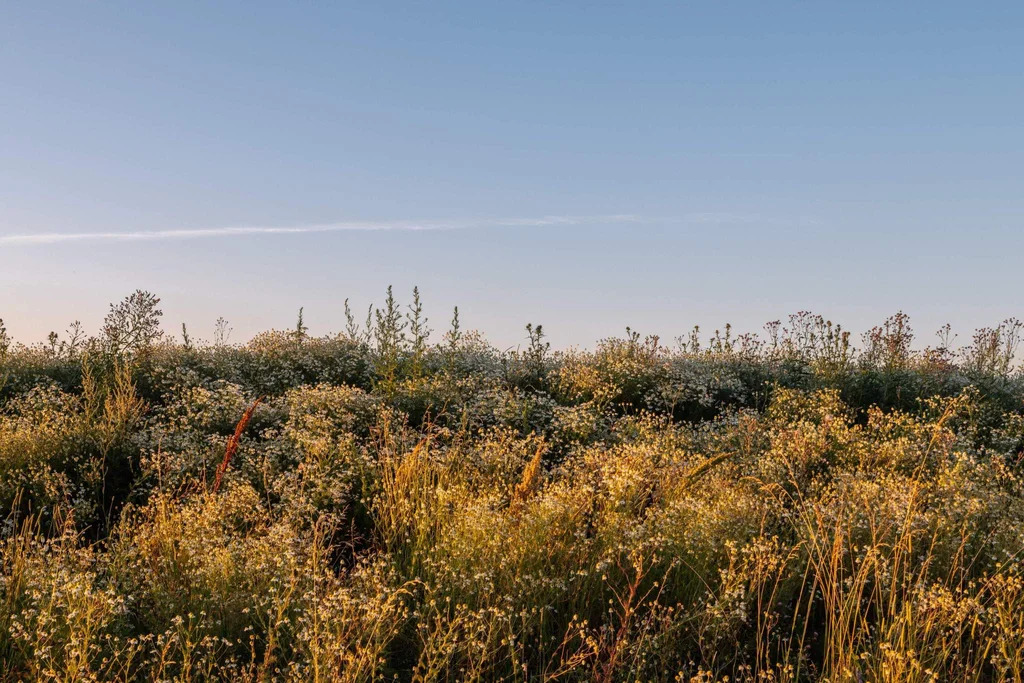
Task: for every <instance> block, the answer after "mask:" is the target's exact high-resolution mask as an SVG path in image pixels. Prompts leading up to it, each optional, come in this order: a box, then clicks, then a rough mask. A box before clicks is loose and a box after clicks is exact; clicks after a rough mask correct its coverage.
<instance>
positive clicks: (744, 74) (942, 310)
mask: <svg viewBox="0 0 1024 683" xmlns="http://www.w3.org/2000/svg"><path fill="white" fill-rule="evenodd" d="M1022 32H1024V4H1021V3H1014V2H1002V1H997V2H993V3H986V4H985V6H984V8H981V9H979V8H978V7H973V6H967V5H964V4H963V3H947V2H936V3H929V5H928V6H927V9H926V11H925V10H923V9H922V8H921V7H919V6H917V7H915V6H913V5H912V4H911V3H905V4H895V5H894V4H892V3H888V4H877V5H876V4H864V3H860V4H857V5H852V4H851V5H843V6H834V5H824V4H821V5H806V4H800V5H796V4H794V5H780V4H777V3H759V2H753V1H749V2H738V3H713V2H692V3H641V4H639V5H637V4H630V5H623V6H618V7H616V6H604V5H602V6H594V5H593V4H590V3H587V4H584V3H558V4H555V5H552V4H551V3H531V2H517V1H515V0H513V1H511V2H507V3H500V4H494V3H466V4H460V5H459V6H439V5H422V6H419V5H410V6H406V7H402V8H400V9H395V8H390V9H389V8H385V7H380V6H377V5H373V4H369V5H362V6H360V5H353V6H343V5H340V4H333V5H318V6H304V7H298V6H292V5H287V4H271V3H267V4H265V3H240V2H224V3H217V4H215V5H211V4H209V3H191V2H188V1H186V2H181V3H159V4H158V3H148V4H144V5H143V4H138V3H120V2H113V3H104V4H101V5H84V4H81V3H73V2H56V3H45V4H42V3H35V4H32V3H23V4H20V5H16V6H12V7H8V8H6V10H5V14H4V21H3V22H0V82H2V83H3V84H4V95H3V98H2V101H0V149H2V150H3V154H2V155H0V259H2V260H0V264H2V265H0V318H2V319H3V320H4V321H5V323H6V325H7V327H8V328H9V329H10V330H11V332H12V334H14V336H15V337H16V338H18V339H21V340H25V341H33V340H40V339H42V338H44V337H45V335H46V333H47V332H48V331H49V330H58V331H59V330H61V329H64V327H65V326H66V324H67V323H68V322H69V321H71V320H75V319H80V320H82V322H83V323H84V324H85V326H86V328H87V329H89V330H96V329H98V325H99V323H100V321H101V320H102V317H103V314H104V312H105V310H106V307H107V304H108V303H109V302H111V301H116V300H119V299H120V298H122V297H123V296H125V295H126V294H128V293H129V292H131V291H133V290H134V289H136V288H143V289H148V290H150V291H153V292H154V293H156V294H157V295H159V296H160V297H161V298H162V299H163V303H162V306H163V309H164V311H165V321H166V327H167V328H168V329H169V330H170V329H175V328H177V327H179V326H180V324H181V323H182V322H186V323H188V324H189V327H190V329H195V330H196V331H197V334H199V335H202V334H203V333H204V332H203V331H204V330H206V334H207V335H208V334H209V333H210V331H211V330H212V326H213V321H214V320H216V318H217V317H218V316H221V315H223V316H224V317H227V318H228V319H229V320H231V322H232V325H233V326H234V328H235V330H236V337H237V338H245V337H248V336H251V335H252V334H253V333H255V332H258V331H259V330H262V329H267V328H270V327H287V326H288V325H289V324H290V322H291V321H292V319H293V315H294V312H295V311H296V310H298V308H299V307H300V306H304V307H305V313H306V320H307V321H308V323H309V324H310V326H311V328H312V331H313V332H324V331H327V330H337V329H340V328H342V327H343V326H344V317H343V314H342V308H343V307H342V304H341V302H342V301H343V300H344V299H345V298H349V299H350V300H351V302H352V304H353V306H354V307H355V308H359V307H362V308H363V309H364V310H365V307H366V306H367V305H368V304H370V303H371V302H380V300H381V297H382V294H383V292H384V290H385V288H386V287H387V286H388V285H389V284H393V285H394V286H395V289H396V291H397V292H403V293H406V294H407V293H408V292H409V291H410V290H411V289H412V287H413V285H419V286H420V289H421V291H422V292H423V296H424V299H425V302H426V305H427V310H428V312H429V313H431V314H432V316H433V317H434V318H436V319H437V320H435V327H443V326H444V325H443V324H442V323H441V322H440V319H443V318H445V317H446V315H447V314H446V313H445V311H450V309H451V306H453V305H458V306H459V307H460V311H461V312H462V315H463V321H464V323H465V324H466V325H467V326H468V327H472V328H478V329H481V330H483V331H484V332H486V333H487V335H488V337H489V338H491V339H492V340H493V341H494V342H495V343H496V344H498V345H501V346H504V345H511V344H515V343H518V342H519V341H520V340H521V339H522V337H523V332H522V327H523V325H524V324H525V323H526V322H527V321H531V322H539V323H542V324H544V327H545V329H546V330H548V331H549V333H550V335H551V340H552V341H553V342H554V343H555V344H556V345H558V346H567V345H571V344H584V345H585V344H591V343H593V342H594V341H595V340H596V339H599V338H601V337H604V336H608V335H612V334H620V333H621V332H622V330H623V329H624V328H625V326H627V325H629V326H631V327H632V328H633V329H637V330H640V331H641V332H642V333H648V332H650V333H658V334H661V335H662V336H663V337H664V338H666V339H668V338H672V337H673V336H675V335H678V334H681V333H684V332H685V331H686V330H688V329H689V328H690V327H691V326H692V325H693V324H701V325H702V326H703V327H705V328H708V329H714V327H716V326H719V325H721V324H723V323H724V322H726V321H731V322H732V323H734V325H735V326H736V328H737V329H741V330H757V329H760V326H761V324H763V323H764V322H765V321H766V320H773V319H776V318H784V317H785V316H786V315H787V314H788V313H792V312H794V311H799V310H813V311H816V312H820V313H822V314H824V315H826V316H828V317H830V318H832V319H833V320H837V321H839V322H841V323H843V324H844V327H849V328H852V329H855V330H864V329H868V328H869V327H870V326H872V325H874V324H877V323H879V322H880V321H881V320H883V319H884V318H885V317H886V316H888V315H889V314H891V313H893V312H895V311H896V310H899V309H902V310H904V311H907V312H908V313H910V314H911V317H912V320H913V322H914V324H915V329H917V330H918V331H919V335H920V338H922V340H923V341H922V344H927V343H929V342H928V341H925V340H924V338H925V337H930V334H931V332H930V331H931V330H933V329H935V328H937V327H938V326H939V325H941V324H942V323H944V322H946V321H949V322H952V323H953V324H954V325H955V327H956V328H957V330H959V332H960V334H961V337H964V336H969V334H970V330H972V329H973V328H976V327H981V326H984V325H992V324H996V323H998V321H999V320H1002V319H1003V318H1006V317H1008V316H1011V315H1017V316H1018V317H1024V311H1021V310H1020V296H1019V292H1020V290H1021V286H1022V285H1024V281H1022V278H1021V276H1020V268H1019V266H1018V263H1017V261H1018V260H1019V254H1020V253H1022V251H1024V225H1022V223H1024V194H1022V193H1021V192H1020V187H1021V186H1022V183H1024V122H1022V121H1021V119H1020V116H1019V113H1018V112H1019V111H1020V110H1021V108H1022V105H1024V89H1022V88H1021V87H1020V82H1021V81H1020V74H1019V71H1020V68H1019V65H1020V64H1021V63H1024V41H1021V40H1020V39H1019V37H1020V35H1021V33H1022ZM406 298H407V297H406Z"/></svg>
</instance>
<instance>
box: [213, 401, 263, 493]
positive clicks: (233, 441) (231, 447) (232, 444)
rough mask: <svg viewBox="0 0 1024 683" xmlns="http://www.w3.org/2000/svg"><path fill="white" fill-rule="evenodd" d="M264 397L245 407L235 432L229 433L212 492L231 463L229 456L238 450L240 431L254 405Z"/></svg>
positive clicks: (243, 427) (254, 409)
mask: <svg viewBox="0 0 1024 683" xmlns="http://www.w3.org/2000/svg"><path fill="white" fill-rule="evenodd" d="M264 398H265V397H264V396H260V397H259V398H257V399H256V400H255V401H253V403H252V405H251V406H249V407H248V408H246V410H245V412H244V413H243V414H242V419H241V420H239V421H238V424H237V425H235V433H234V434H232V435H231V438H230V439H228V446H227V448H225V449H224V459H223V460H221V463H220V465H219V466H218V467H217V478H216V479H214V480H213V492H214V493H217V491H218V490H220V482H221V479H222V478H223V477H224V473H225V472H227V470H228V465H229V464H231V456H233V455H234V454H235V451H237V450H238V442H239V441H240V440H241V438H242V432H244V431H245V428H246V427H247V426H248V425H249V420H251V419H252V414H253V413H254V412H256V406H258V405H259V404H260V403H261V402H262V401H263V399H264Z"/></svg>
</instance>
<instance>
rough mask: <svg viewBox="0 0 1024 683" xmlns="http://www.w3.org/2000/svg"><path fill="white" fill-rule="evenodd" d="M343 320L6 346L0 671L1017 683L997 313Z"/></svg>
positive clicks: (41, 675) (1009, 374) (1009, 330)
mask: <svg viewBox="0 0 1024 683" xmlns="http://www.w3.org/2000/svg"><path fill="white" fill-rule="evenodd" d="M340 307H341V305H340V302H339V308H340ZM344 310H345V313H346V319H347V321H348V322H347V325H346V329H345V330H344V331H343V332H341V333H338V334H333V335H328V336H323V337H313V336H311V335H310V334H309V333H308V330H307V328H306V325H305V323H304V322H303V319H302V315H301V312H300V315H299V318H298V320H297V321H296V324H295V326H294V328H292V329H290V330H284V331H270V332H266V333H263V334H261V335H259V336H257V337H255V338H253V339H252V340H250V341H248V342H245V343H236V342H233V341H232V339H231V333H230V325H229V323H227V322H226V321H223V320H221V321H218V325H217V331H216V334H215V337H214V339H212V340H209V341H201V340H197V339H194V338H192V336H191V335H190V333H189V331H188V330H187V329H185V328H182V329H181V330H180V331H177V330H175V333H174V334H173V335H172V334H170V333H169V332H168V331H165V330H163V329H162V328H161V325H162V320H161V314H160V310H159V300H158V299H157V298H156V297H154V296H153V295H151V294H149V293H146V292H136V293H134V294H132V295H131V296H129V297H127V298H126V299H125V300H124V301H122V302H120V303H117V304H115V305H112V306H111V308H110V311H109V314H108V315H107V317H106V320H105V322H104V325H103V327H102V329H101V330H99V331H97V332H96V333H95V334H91V335H90V334H87V333H86V332H85V331H83V330H82V328H81V326H80V325H72V327H71V328H69V330H68V331H67V332H65V333H61V334H51V335H50V337H49V339H48V340H47V341H46V342H44V343H36V344H33V345H24V344H19V343H15V342H14V341H13V340H11V339H10V338H9V336H8V335H7V333H6V332H5V331H4V328H3V325H2V323H0V508H2V511H3V515H2V516H3V519H4V524H3V527H2V530H0V666H2V673H0V676H2V678H3V679H4V680H50V681H89V680H124V681H134V680H139V681H143V680H147V681H148V680H160V681H209V680H230V681H248V680H260V681H263V680H281V681H373V680H384V679H387V680H403V681H441V680H443V681H448V680H488V681H490V680H508V681H534V680H538V681H540V680H543V681H549V680H565V681H592V680H593V681H646V680H674V681H698V682H707V683H710V682H712V681H725V680H728V681H764V682H774V681H780V682H781V681H831V682H834V683H838V682H840V681H892V682H895V681H1021V680H1024V572H1022V569H1024V567H1022V557H1021V555H1022V551H1024V482H1022V479H1021V474H1022V464H1021V458H1022V453H1024V374H1022V373H1021V372H1020V370H1019V369H1018V368H1017V366H1016V364H1015V355H1016V351H1017V347H1018V344H1019V341H1020V336H1021V331H1022V324H1021V323H1020V322H1018V321H1016V320H1013V319H1010V320H1007V321H1004V322H1003V323H1000V324H998V325H996V326H994V327H992V328H988V329H983V330H978V331H977V332H976V333H975V334H974V335H973V337H971V338H970V339H967V340H966V341H965V342H964V343H963V344H961V345H957V344H956V343H955V339H954V337H953V335H952V332H951V329H950V328H948V327H947V328H944V329H943V330H940V332H939V334H938V335H937V336H936V337H935V338H934V343H932V344H928V343H927V340H924V341H922V340H920V339H917V338H915V335H914V331H913V330H912V328H911V322H910V319H909V318H908V317H907V316H906V315H904V314H902V313H900V314H896V315H894V316H892V317H891V318H889V319H888V320H886V321H884V322H881V323H880V325H879V326H878V327H876V328H874V329H872V330H870V331H869V332H867V333H866V334H864V335H863V336H858V337H856V338H853V337H852V336H851V335H850V334H849V333H848V332H846V331H844V330H843V329H842V328H841V327H840V326H838V325H834V324H833V323H831V322H829V321H827V320H825V319H824V318H822V317H821V316H818V315H814V314H810V313H798V314H795V315H793V316H791V317H790V318H789V319H787V320H786V321H781V322H772V323H769V324H768V325H766V326H765V328H764V329H763V330H762V331H760V333H759V334H756V335H755V334H744V335H737V334H735V333H734V332H733V330H732V329H731V328H729V327H725V328H723V329H722V330H720V331H714V332H712V333H710V334H707V333H704V332H702V331H701V330H699V329H694V330H693V331H692V332H690V333H689V334H686V335H684V336H683V337H681V338H679V339H675V340H672V341H664V340H661V339H659V338H657V337H654V336H643V335H641V334H639V333H637V332H634V331H632V330H629V329H627V330H626V331H625V333H624V335H623V336H622V337H619V338H611V339H605V340H601V341H599V342H597V343H596V344H595V345H594V346H593V348H591V349H589V350H582V349H572V350H564V351H555V350H552V349H551V348H550V346H549V345H548V344H547V343H546V341H545V337H544V331H543V328H542V327H541V326H533V325H529V326H527V328H526V330H525V334H524V339H523V343H522V345H521V346H519V347H517V348H514V349H508V350H500V349H496V348H494V347H493V346H491V345H490V344H488V343H487V341H486V340H485V338H484V337H482V336H481V335H480V334H478V333H475V332H469V331H466V330H464V329H463V326H462V325H461V323H460V321H459V317H458V312H457V311H456V312H455V315H454V316H453V318H452V321H451V323H450V324H447V325H443V326H442V327H445V328H447V329H446V330H445V331H431V329H430V325H429V323H428V320H427V319H426V316H425V313H424V309H423V306H422V304H421V302H420V297H419V293H418V292H415V293H414V295H413V296H412V297H411V303H409V304H401V303H399V302H398V301H396V299H395V297H394V296H392V293H391V291H390V290H389V291H388V293H387V296H386V298H385V299H384V301H383V303H382V304H381V305H380V306H379V307H374V308H371V309H370V310H369V311H368V312H367V314H366V316H365V319H364V316H363V315H362V314H359V315H356V314H354V313H353V312H352V311H350V310H349V308H348V306H347V303H346V305H345V307H344Z"/></svg>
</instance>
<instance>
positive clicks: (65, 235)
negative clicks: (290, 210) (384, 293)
mask: <svg viewBox="0 0 1024 683" xmlns="http://www.w3.org/2000/svg"><path fill="white" fill-rule="evenodd" d="M642 222H647V220H646V219H644V218H642V217H640V216H635V215H631V214H617V215H607V216H541V217H539V218H507V219H490V220H476V221H473V220H461V221H394V222H363V223H360V222H344V223H325V224H314V225H293V226H258V225H245V226H236V227H225V228H199V229H185V230H134V231H129V232H50V233H39V234H24V235H0V246H8V247H15V246H38V245H48V244H62V243H67V242H144V241H163V240H193V239H205V238H211V237H238V236H243V235H300V234H309V233H330V232H385V231H406V232H417V231H443V230H469V229H472V228H501V227H510V228H526V227H546V226H572V225H587V224H598V223H642Z"/></svg>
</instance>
